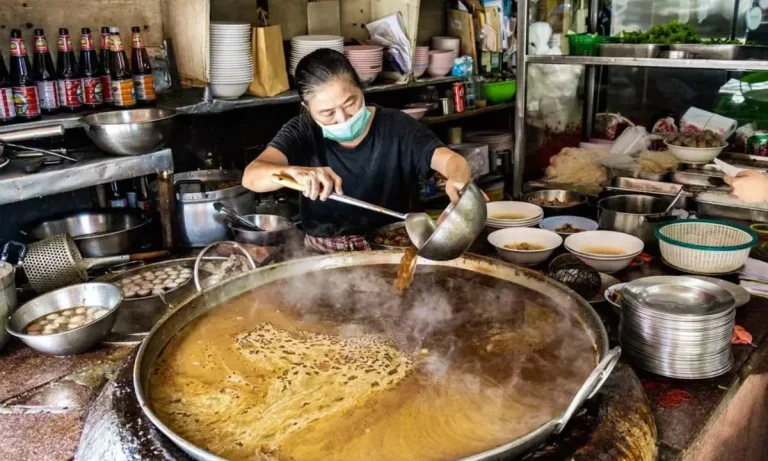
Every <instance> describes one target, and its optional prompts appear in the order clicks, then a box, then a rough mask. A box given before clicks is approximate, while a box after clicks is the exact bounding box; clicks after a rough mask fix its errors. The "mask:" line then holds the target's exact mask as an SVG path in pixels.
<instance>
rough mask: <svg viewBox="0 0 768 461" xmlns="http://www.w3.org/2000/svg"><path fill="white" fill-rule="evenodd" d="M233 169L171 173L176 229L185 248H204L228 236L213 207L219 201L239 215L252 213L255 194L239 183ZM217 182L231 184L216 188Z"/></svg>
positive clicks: (239, 172) (237, 175)
mask: <svg viewBox="0 0 768 461" xmlns="http://www.w3.org/2000/svg"><path fill="white" fill-rule="evenodd" d="M242 176H243V173H242V172H241V171H236V170H200V171H190V172H187V173H178V174H175V175H173V183H174V188H175V190H176V223H175V224H176V230H177V233H178V237H179V241H180V244H181V245H182V246H185V247H204V246H206V245H208V244H211V243H213V242H218V241H222V240H230V239H229V229H228V228H227V224H226V223H225V222H224V220H223V218H222V217H221V216H220V215H219V212H217V211H216V209H215V208H213V204H214V203H215V202H221V203H223V204H224V205H226V206H227V207H229V208H232V209H233V210H235V211H236V212H237V213H238V214H240V215H245V214H250V213H252V212H253V207H254V200H255V198H256V194H255V193H254V192H252V191H249V190H248V189H246V188H245V187H243V186H242V185H241V184H240V180H241V178H242ZM221 183H232V184H231V185H229V184H226V185H229V187H224V188H219V187H220V184H221Z"/></svg>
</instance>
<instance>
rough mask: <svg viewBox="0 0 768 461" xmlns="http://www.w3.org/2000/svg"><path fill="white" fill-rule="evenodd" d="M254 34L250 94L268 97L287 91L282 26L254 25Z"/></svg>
mask: <svg viewBox="0 0 768 461" xmlns="http://www.w3.org/2000/svg"><path fill="white" fill-rule="evenodd" d="M252 36H253V40H252V42H253V43H252V44H251V47H252V49H253V81H252V82H251V85H250V86H249V87H248V94H250V95H253V96H261V97H268V96H274V95H276V94H278V93H282V92H283V91H287V90H288V88H289V86H288V72H287V71H286V69H285V54H284V53H283V31H282V29H281V28H280V26H267V27H254V28H253V34H252Z"/></svg>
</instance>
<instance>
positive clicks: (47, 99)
mask: <svg viewBox="0 0 768 461" xmlns="http://www.w3.org/2000/svg"><path fill="white" fill-rule="evenodd" d="M32 76H33V78H34V79H35V82H37V97H38V98H40V112H42V113H43V114H55V113H57V112H58V111H59V91H58V87H57V85H56V68H55V67H53V59H51V50H50V49H49V48H48V40H46V38H45V32H44V31H43V29H35V52H34V54H33V55H32Z"/></svg>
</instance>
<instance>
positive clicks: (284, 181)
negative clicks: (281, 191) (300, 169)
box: [272, 174, 304, 192]
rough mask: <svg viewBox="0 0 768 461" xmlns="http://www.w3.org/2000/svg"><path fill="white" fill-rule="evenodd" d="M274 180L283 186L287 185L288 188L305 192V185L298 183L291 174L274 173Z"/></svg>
mask: <svg viewBox="0 0 768 461" xmlns="http://www.w3.org/2000/svg"><path fill="white" fill-rule="evenodd" d="M272 182H273V183H275V184H280V185H281V186H283V187H287V188H288V189H293V190H297V191H299V192H304V186H302V185H301V184H299V183H297V182H296V180H295V179H293V178H291V177H290V176H283V175H279V174H273V175H272Z"/></svg>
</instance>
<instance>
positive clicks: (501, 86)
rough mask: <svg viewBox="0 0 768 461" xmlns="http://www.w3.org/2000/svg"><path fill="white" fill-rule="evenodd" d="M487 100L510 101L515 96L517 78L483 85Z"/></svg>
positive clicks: (490, 101)
mask: <svg viewBox="0 0 768 461" xmlns="http://www.w3.org/2000/svg"><path fill="white" fill-rule="evenodd" d="M483 91H484V92H485V100H486V101H487V102H488V103H490V104H501V103H505V102H509V101H511V100H512V98H514V97H515V92H516V91H517V80H507V81H505V82H497V83H485V84H484V85H483Z"/></svg>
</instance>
